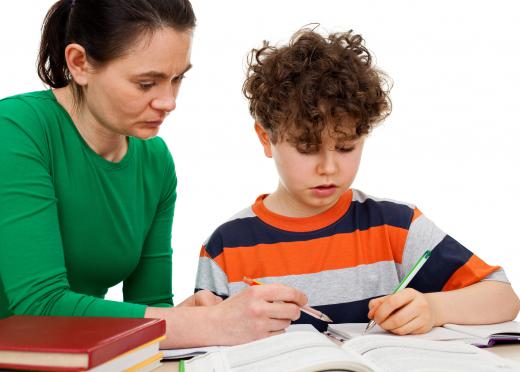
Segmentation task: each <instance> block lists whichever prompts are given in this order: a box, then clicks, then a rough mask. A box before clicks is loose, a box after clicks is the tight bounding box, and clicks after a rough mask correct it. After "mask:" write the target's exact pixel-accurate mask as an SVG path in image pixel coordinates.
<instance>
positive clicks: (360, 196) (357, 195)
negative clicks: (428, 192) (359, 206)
mask: <svg viewBox="0 0 520 372" xmlns="http://www.w3.org/2000/svg"><path fill="white" fill-rule="evenodd" d="M367 199H370V200H373V201H375V202H390V203H395V204H400V205H406V206H407V207H408V208H411V209H412V210H413V209H415V205H413V204H410V203H404V202H402V201H398V200H393V199H382V198H376V197H373V196H371V195H367V194H365V193H364V192H362V191H359V190H356V189H352V201H355V202H358V203H364V202H365V201H366V200H367Z"/></svg>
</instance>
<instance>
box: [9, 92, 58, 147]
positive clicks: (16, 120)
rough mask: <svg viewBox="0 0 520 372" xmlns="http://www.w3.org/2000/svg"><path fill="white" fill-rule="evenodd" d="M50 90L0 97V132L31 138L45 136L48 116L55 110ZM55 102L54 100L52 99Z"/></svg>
mask: <svg viewBox="0 0 520 372" xmlns="http://www.w3.org/2000/svg"><path fill="white" fill-rule="evenodd" d="M53 100H54V99H53V95H52V93H51V91H50V90H44V91H38V92H30V93H23V94H17V95H14V96H10V97H6V98H3V99H0V133H3V134H5V132H7V133H11V135H15V133H18V134H19V135H23V136H29V137H31V138H32V139H33V140H37V139H38V138H43V137H45V133H46V132H47V131H48V128H46V126H48V125H49V123H50V120H47V118H48V117H49V116H53V117H55V116H54V115H53V113H55V111H56V109H57V108H56V107H55V106H56V104H55V103H53V102H52V101H53ZM54 102H55V100H54Z"/></svg>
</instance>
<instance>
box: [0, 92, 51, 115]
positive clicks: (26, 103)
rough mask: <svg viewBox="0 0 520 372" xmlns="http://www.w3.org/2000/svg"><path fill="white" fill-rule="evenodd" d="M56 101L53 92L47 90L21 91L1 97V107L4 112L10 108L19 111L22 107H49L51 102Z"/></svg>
mask: <svg viewBox="0 0 520 372" xmlns="http://www.w3.org/2000/svg"><path fill="white" fill-rule="evenodd" d="M52 101H55V99H54V97H53V95H52V92H51V91H50V90H49V89H47V90H40V91H35V92H28V93H21V94H16V95H12V96H9V97H5V98H2V99H0V107H1V108H2V113H4V112H7V111H9V110H10V109H11V110H13V109H14V112H16V113H18V109H19V108H20V107H23V108H35V109H37V108H40V107H43V108H48V107H49V102H52Z"/></svg>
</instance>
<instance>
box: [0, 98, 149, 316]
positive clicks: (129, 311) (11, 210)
mask: <svg viewBox="0 0 520 372" xmlns="http://www.w3.org/2000/svg"><path fill="white" fill-rule="evenodd" d="M47 136H48V135H47V133H46V132H45V131H44V128H43V126H42V124H40V123H39V116H38V115H36V114H35V112H34V109H33V108H32V107H31V106H29V105H27V104H26V103H24V102H23V101H22V100H19V99H8V100H3V101H1V102H0V276H1V279H2V284H3V289H4V296H0V314H2V315H8V314H25V315H29V314H30V315H71V316H76V315H77V316H115V317H142V316H143V315H144V311H145V308H146V306H144V305H138V304H130V303H122V302H115V301H106V300H103V299H101V298H98V297H94V296H88V295H84V294H81V293H76V292H74V291H72V290H71V289H70V285H69V281H68V277H67V269H66V266H65V257H64V252H63V245H62V238H61V231H60V225H59V220H58V208H57V205H58V203H59V202H62V201H61V200H60V201H58V200H57V197H56V194H55V190H54V184H53V180H52V171H53V169H52V165H51V154H50V153H49V143H48V142H47V141H48V138H47Z"/></svg>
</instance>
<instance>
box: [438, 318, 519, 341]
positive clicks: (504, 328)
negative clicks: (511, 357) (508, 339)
mask: <svg viewBox="0 0 520 372" xmlns="http://www.w3.org/2000/svg"><path fill="white" fill-rule="evenodd" d="M444 327H445V328H448V329H453V330H455V331H457V332H464V333H467V334H470V335H473V336H476V337H481V338H489V337H491V335H492V334H494V333H505V334H516V335H519V336H520V323H518V322H515V321H511V322H504V323H496V324H484V325H461V324H445V325H444Z"/></svg>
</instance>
